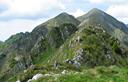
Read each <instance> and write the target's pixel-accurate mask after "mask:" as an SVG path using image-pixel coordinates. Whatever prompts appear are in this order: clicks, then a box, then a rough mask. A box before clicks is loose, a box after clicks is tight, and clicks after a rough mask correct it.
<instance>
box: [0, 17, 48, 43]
mask: <svg viewBox="0 0 128 82" xmlns="http://www.w3.org/2000/svg"><path fill="white" fill-rule="evenodd" d="M45 20H46V19H38V20H35V21H33V20H25V19H15V20H11V21H0V40H2V41H4V40H6V39H7V38H9V37H10V36H11V35H13V34H16V33H19V32H26V31H29V32H30V31H32V29H33V28H35V26H37V25H39V24H40V23H42V22H43V21H45Z"/></svg>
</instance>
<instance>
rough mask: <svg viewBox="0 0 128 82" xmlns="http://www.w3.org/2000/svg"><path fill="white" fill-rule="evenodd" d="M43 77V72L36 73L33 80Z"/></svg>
mask: <svg viewBox="0 0 128 82" xmlns="http://www.w3.org/2000/svg"><path fill="white" fill-rule="evenodd" d="M41 77H43V75H42V74H36V75H34V76H33V78H32V80H38V79H39V78H41Z"/></svg>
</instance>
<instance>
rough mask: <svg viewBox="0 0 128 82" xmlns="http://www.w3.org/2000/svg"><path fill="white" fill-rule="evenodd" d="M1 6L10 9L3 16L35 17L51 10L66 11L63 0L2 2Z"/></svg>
mask: <svg viewBox="0 0 128 82" xmlns="http://www.w3.org/2000/svg"><path fill="white" fill-rule="evenodd" d="M0 4H4V5H6V6H7V7H8V10H7V11H5V12H4V13H2V14H1V16H7V15H12V14H15V15H34V14H38V13H40V12H45V11H47V10H49V9H55V8H57V9H65V6H64V4H63V3H62V2H61V0H1V1H0Z"/></svg>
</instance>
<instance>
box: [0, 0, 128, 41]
mask: <svg viewBox="0 0 128 82" xmlns="http://www.w3.org/2000/svg"><path fill="white" fill-rule="evenodd" d="M92 8H99V9H101V10H103V11H105V12H107V13H109V14H110V15H112V16H114V17H116V18H117V19H118V20H120V21H123V22H124V23H126V24H127V23H128V1H127V0H0V40H2V41H4V40H6V39H7V38H9V37H10V36H11V35H13V34H16V33H19V32H26V31H29V32H30V31H32V29H33V28H34V27H35V26H37V25H38V24H40V23H42V22H44V21H46V20H48V19H49V18H52V17H54V16H56V15H57V14H59V13H61V12H67V13H69V14H72V15H74V16H75V17H77V16H80V15H83V14H85V13H86V12H88V11H89V10H91V9H92Z"/></svg>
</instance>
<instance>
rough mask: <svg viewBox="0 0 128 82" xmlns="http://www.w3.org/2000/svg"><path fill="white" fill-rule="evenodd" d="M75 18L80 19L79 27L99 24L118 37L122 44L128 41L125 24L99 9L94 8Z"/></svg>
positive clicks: (127, 30) (127, 29) (127, 31)
mask: <svg viewBox="0 0 128 82" xmlns="http://www.w3.org/2000/svg"><path fill="white" fill-rule="evenodd" d="M77 19H78V20H79V21H81V24H80V25H79V26H80V27H84V26H87V25H91V26H100V27H101V28H104V30H105V31H107V32H108V33H110V34H111V35H112V36H114V37H116V38H117V39H119V40H120V41H121V42H122V43H124V45H127V43H128V42H127V38H128V28H126V25H125V24H124V23H122V22H120V21H118V20H117V19H115V18H114V17H112V16H110V15H109V14H107V13H105V12H103V11H101V10H99V9H96V8H94V9H92V10H90V11H89V12H88V13H87V14H85V15H83V16H80V17H78V18H77ZM127 46H128V45H127Z"/></svg>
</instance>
